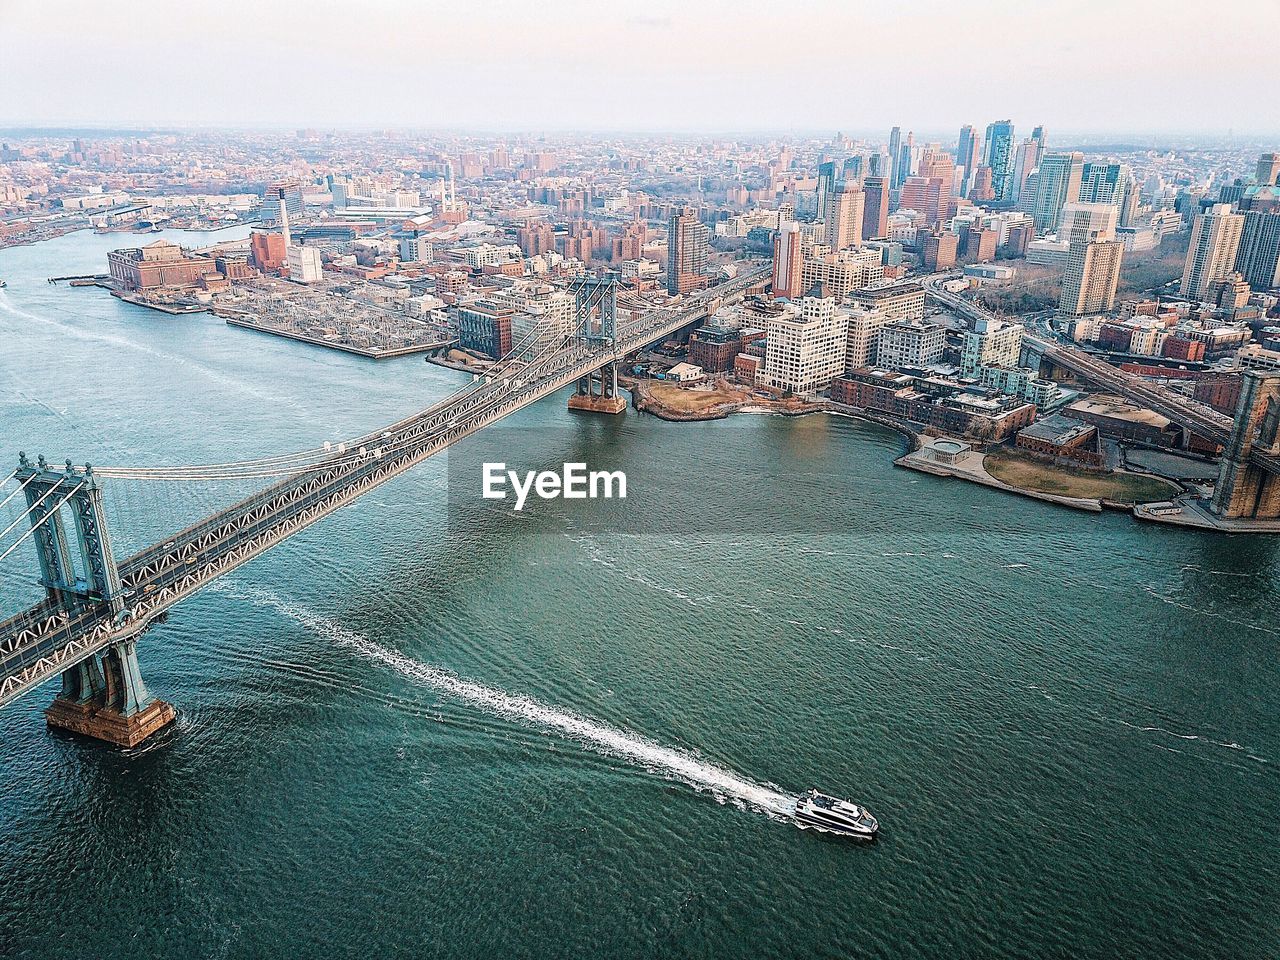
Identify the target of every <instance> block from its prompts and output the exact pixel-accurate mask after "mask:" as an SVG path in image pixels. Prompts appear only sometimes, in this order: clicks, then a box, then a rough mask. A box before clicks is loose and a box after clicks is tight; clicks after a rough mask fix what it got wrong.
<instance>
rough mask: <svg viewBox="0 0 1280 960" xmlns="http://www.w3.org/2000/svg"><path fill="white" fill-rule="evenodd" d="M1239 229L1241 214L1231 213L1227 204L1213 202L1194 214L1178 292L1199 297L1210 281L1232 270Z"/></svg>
mask: <svg viewBox="0 0 1280 960" xmlns="http://www.w3.org/2000/svg"><path fill="white" fill-rule="evenodd" d="M1243 231H1244V217H1243V215H1241V214H1238V213H1232V212H1231V207H1230V205H1229V204H1225V203H1215V204H1213V205H1212V206H1211V207H1209V209H1207V210H1205V211H1204V213H1202V214H1200V215H1199V216H1197V217H1196V219H1195V225H1194V226H1193V227H1192V229H1191V246H1190V247H1189V248H1188V249H1187V260H1186V265H1185V266H1184V267H1183V268H1182V284H1181V285H1180V286H1179V287H1178V293H1180V294H1181V295H1182V296H1184V297H1187V298H1188V299H1191V300H1200V299H1202V298H1203V297H1204V296H1205V295H1206V293H1207V292H1208V289H1209V286H1210V285H1211V284H1213V283H1214V282H1216V281H1218V280H1221V279H1222V278H1223V277H1225V276H1226V275H1227V274H1229V273H1230V272H1231V271H1232V270H1233V269H1235V263H1236V254H1237V253H1238V252H1239V249H1240V236H1241V234H1242V233H1243Z"/></svg>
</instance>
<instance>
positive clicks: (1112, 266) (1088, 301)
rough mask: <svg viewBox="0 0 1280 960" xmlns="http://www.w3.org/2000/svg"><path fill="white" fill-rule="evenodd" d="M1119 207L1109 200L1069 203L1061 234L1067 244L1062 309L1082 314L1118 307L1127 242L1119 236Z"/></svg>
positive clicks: (1065, 208) (1061, 310)
mask: <svg viewBox="0 0 1280 960" xmlns="http://www.w3.org/2000/svg"><path fill="white" fill-rule="evenodd" d="M1115 224H1116V208H1115V207H1114V206H1112V205H1111V204H1109V203H1068V204H1067V205H1066V206H1064V207H1063V208H1062V218H1061V225H1060V227H1059V231H1058V237H1059V239H1061V240H1064V241H1066V243H1067V263H1066V268H1065V270H1064V272H1063V275H1062V297H1061V299H1060V300H1059V301H1058V312H1059V313H1060V314H1062V315H1064V316H1071V317H1079V316H1088V315H1090V314H1095V313H1106V312H1108V311H1110V310H1112V309H1114V308H1115V304H1116V288H1117V287H1118V286H1119V284H1120V264H1121V261H1122V260H1123V258H1124V243H1123V242H1122V241H1120V240H1117V239H1116V238H1115Z"/></svg>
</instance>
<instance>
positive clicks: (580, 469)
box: [482, 463, 627, 510]
mask: <svg viewBox="0 0 1280 960" xmlns="http://www.w3.org/2000/svg"><path fill="white" fill-rule="evenodd" d="M482 476H483V478H484V494H483V495H484V498H485V499H486V500H506V499H507V487H508V486H510V488H511V491H512V492H513V493H514V494H515V500H516V502H515V509H516V510H523V509H524V503H525V501H526V500H527V499H528V498H529V494H530V493H534V494H537V496H538V497H539V498H540V499H542V500H555V499H557V498H563V499H565V500H586V499H588V498H589V499H592V500H595V499H597V498H599V497H603V498H604V499H606V500H611V499H613V498H614V497H617V498H618V499H620V500H625V499H626V497H627V475H626V474H625V473H623V472H622V471H621V470H590V471H588V470H587V465H586V464H585V463H566V464H565V465H564V469H563V470H562V471H561V472H560V473H556V471H554V470H541V471H534V470H529V471H526V472H525V474H524V476H523V477H522V476H521V475H520V474H519V473H517V472H516V471H515V470H508V469H507V465H506V464H505V463H486V464H485V465H484V471H483V474H482Z"/></svg>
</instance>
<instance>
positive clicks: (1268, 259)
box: [1236, 210, 1280, 290]
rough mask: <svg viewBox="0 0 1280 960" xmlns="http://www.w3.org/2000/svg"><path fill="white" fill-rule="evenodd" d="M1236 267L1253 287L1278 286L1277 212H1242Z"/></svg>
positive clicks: (1279, 216)
mask: <svg viewBox="0 0 1280 960" xmlns="http://www.w3.org/2000/svg"><path fill="white" fill-rule="evenodd" d="M1236 270H1237V271H1238V272H1239V273H1240V274H1241V276H1243V277H1244V278H1245V280H1247V281H1248V282H1249V286H1251V287H1253V288H1254V289H1255V290H1270V289H1271V288H1272V287H1280V212H1276V213H1270V212H1264V211H1261V210H1246V211H1245V212H1244V227H1243V229H1242V230H1241V232H1240V249H1239V251H1238V252H1237V253H1236Z"/></svg>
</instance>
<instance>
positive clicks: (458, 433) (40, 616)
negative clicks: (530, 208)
mask: <svg viewBox="0 0 1280 960" xmlns="http://www.w3.org/2000/svg"><path fill="white" fill-rule="evenodd" d="M768 274H769V269H768V268H764V269H761V270H756V271H752V272H750V273H747V274H745V275H743V276H742V277H739V278H737V279H735V280H732V281H729V282H727V283H724V284H720V285H718V286H716V287H713V288H711V289H709V290H707V291H704V292H703V293H701V294H698V295H695V296H694V297H692V298H691V302H690V303H688V304H685V305H681V306H680V307H678V308H676V309H674V310H672V309H667V308H663V309H659V310H654V311H651V312H649V313H647V314H644V315H643V316H641V317H640V318H638V319H637V320H634V321H630V322H626V323H622V324H619V330H618V342H617V346H616V349H615V348H614V347H613V346H612V345H599V346H597V345H591V344H589V343H584V342H583V341H581V340H580V339H578V338H577V337H576V336H575V337H568V338H566V339H565V340H564V341H561V342H560V343H559V344H558V345H554V344H551V343H547V342H545V341H543V342H539V341H534V343H533V344H532V345H531V347H530V348H529V349H527V350H525V351H523V352H521V353H520V354H519V355H512V356H509V357H507V358H504V360H503V361H502V362H500V363H499V364H496V365H495V366H494V368H492V369H491V370H490V371H489V373H487V374H486V375H485V377H484V378H483V379H482V380H479V381H477V382H475V383H473V384H471V385H469V386H468V387H466V388H464V389H463V390H461V391H460V392H459V393H457V394H455V395H454V396H452V397H449V398H447V399H446V400H444V401H441V402H440V403H438V404H436V405H434V406H432V407H429V408H427V409H426V410H423V411H422V412H420V413H417V414H414V415H413V416H410V417H407V418H406V419H404V420H401V421H399V422H398V423H395V424H392V425H391V426H389V427H386V428H384V429H383V430H380V431H376V432H374V433H370V434H367V435H365V436H364V437H360V438H358V439H356V440H353V441H351V442H350V443H349V444H348V445H347V450H346V452H344V453H338V454H334V455H333V456H331V457H330V458H328V459H326V460H324V461H321V462H320V463H319V464H317V465H315V466H313V467H308V468H307V469H306V471H305V472H302V473H299V474H297V475H295V476H290V477H287V478H285V479H283V480H280V481H278V482H276V483H274V484H272V485H270V486H268V487H267V488H265V489H264V490H261V491H259V492H258V493H255V494H253V495H251V496H250V497H247V498H246V499H244V500H242V501H241V502H239V503H237V504H234V505H233V506H231V507H228V508H227V509H225V510H222V511H220V512H218V513H216V514H213V515H212V516H209V517H207V518H205V519H203V520H201V521H199V522H198V523H196V524H193V525H192V526H190V527H188V528H186V529H185V530H183V531H181V532H179V533H177V534H175V535H174V536H173V537H171V538H169V539H167V540H165V541H163V542H161V543H158V544H154V545H152V546H150V547H147V548H145V549H144V550H142V551H140V552H139V553H137V554H135V555H134V556H132V557H130V558H128V559H127V560H125V561H124V562H122V563H121V564H120V577H121V581H122V582H123V584H124V587H125V590H126V592H127V595H128V597H127V601H126V610H125V614H124V615H122V616H121V617H119V618H116V619H112V618H110V617H109V616H108V615H107V613H106V611H105V609H104V608H103V607H101V606H92V607H86V608H84V609H80V610H75V611H66V610H64V609H62V608H60V607H57V606H55V605H54V604H52V603H51V602H49V601H45V602H43V603H40V604H37V605H36V606H34V607H32V608H31V609H29V610H27V611H25V612H23V613H21V614H19V615H17V616H15V617H12V618H11V619H9V620H6V621H4V622H3V623H0V706H3V705H4V704H5V703H7V702H9V701H10V700H13V699H15V698H17V697H19V696H21V695H22V694H23V693H25V692H27V691H28V690H30V689H32V688H34V687H35V686H38V685H39V684H40V683H43V682H44V681H45V680H47V679H49V678H50V677H53V676H56V675H57V674H59V673H61V672H62V671H63V670H66V669H68V668H69V667H72V666H74V665H75V664H76V663H78V662H80V661H81V660H84V659H86V658H87V657H89V656H91V655H92V654H93V653H95V652H97V651H99V650H101V649H103V648H104V647H107V646H109V645H110V644H112V643H116V642H118V641H120V640H122V639H126V638H127V637H129V636H132V635H135V634H137V633H139V632H141V631H142V630H144V629H145V628H146V626H147V625H148V624H149V623H151V622H152V621H153V620H154V619H155V618H156V617H157V616H159V615H160V614H161V613H163V612H164V611H166V610H168V609H169V608H170V607H171V606H173V605H174V604H175V603H177V602H178V601H179V600H182V599H183V598H185V597H187V596H190V595H191V594H192V593H194V592H195V591H197V590H199V589H200V588H201V587H203V586H205V585H206V584H208V583H210V582H211V581H212V580H214V579H216V578H217V577H219V576H221V575H223V574H225V573H227V572H229V571H230V570H233V569H235V568H236V567H238V566H239V565H241V564H242V563H245V562H247V561H248V560H251V559H252V558H253V557H255V556H257V555H258V554H260V553H262V552H263V551H265V550H267V549H269V548H270V547H272V546H274V545H275V544H277V543H279V542H280V541H282V540H284V539H286V538H287V537H289V536H291V535H292V534H294V533H296V532H297V531H299V530H301V529H303V528H305V527H307V526H309V525H310V524H312V523H314V522H315V521H317V520H319V519H320V518H322V517H324V516H327V515H328V514H329V513H332V512H333V511H334V510H337V509H338V508H339V507H342V506H345V505H346V504H348V503H350V502H352V501H353V500H355V499H356V498H357V497H359V496H361V495H362V494H364V493H367V492H368V491H369V490H371V489H373V488H374V487H376V486H378V485H379V484H381V483H384V482H385V481H387V480H389V479H391V478H392V477H394V476H396V475H398V474H400V473H403V472H404V471H405V470H408V469H409V468H410V467H412V466H413V465H414V464H416V463H419V462H421V461H422V460H424V459H425V458H427V457H429V456H431V455H432V454H434V453H438V452H439V451H440V450H443V449H445V448H446V447H448V446H450V445H451V444H454V443H456V442H458V441H459V440H461V439H463V438H464V437H467V436H470V435H471V434H472V433H475V432H476V431H477V430H480V429H482V428H483V427H486V426H488V425H489V424H491V423H494V422H495V421H497V420H500V419H502V418H503V417H505V416H507V415H508V414H510V413H513V412H515V411H516V410H519V409H522V408H523V407H526V406H528V405H529V404H531V403H534V402H536V401H537V400H540V399H542V398H543V397H546V396H548V395H550V394H552V393H555V392H556V391H558V390H561V389H563V388H564V387H566V386H568V385H569V384H572V383H574V382H576V381H577V380H578V379H580V378H581V377H583V376H587V375H588V374H590V373H593V372H594V371H596V370H598V369H600V368H601V367H603V366H605V365H606V364H609V363H611V362H615V361H619V360H621V359H623V358H624V357H625V356H626V355H628V354H630V353H632V352H634V351H636V350H639V349H641V348H642V347H645V346H647V345H649V344H651V343H653V342H654V341H655V340H659V339H662V338H663V337H666V336H669V335H671V334H672V333H674V332H676V331H677V330H679V329H681V328H682V327H685V326H687V325H688V324H690V323H692V322H694V321H696V320H697V319H699V318H700V317H702V316H705V315H707V314H708V313H709V312H713V311H714V309H715V306H716V305H718V304H719V303H720V302H722V301H723V300H725V299H726V298H739V297H741V296H742V295H743V293H744V292H745V291H746V290H747V289H748V288H750V287H751V286H753V285H757V284H759V283H761V282H763V281H764V280H765V279H766V278H767V276H768ZM361 446H363V447H365V448H366V449H367V450H368V451H369V453H368V454H367V455H365V456H360V455H359V454H358V450H359V448H360V447H361ZM375 447H380V448H381V449H382V456H380V457H378V456H374V455H372V454H373V450H374V448H375Z"/></svg>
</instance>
